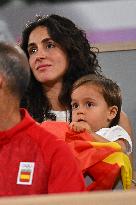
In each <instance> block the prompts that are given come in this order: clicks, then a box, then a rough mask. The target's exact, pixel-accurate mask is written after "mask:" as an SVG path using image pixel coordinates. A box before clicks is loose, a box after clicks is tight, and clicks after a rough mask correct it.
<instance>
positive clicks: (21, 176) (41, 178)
mask: <svg viewBox="0 0 136 205" xmlns="http://www.w3.org/2000/svg"><path fill="white" fill-rule="evenodd" d="M21 114H22V116H23V119H22V121H21V122H20V123H19V124H18V125H16V126H15V127H13V128H11V129H9V130H6V131H2V132H0V196H13V195H30V194H47V193H63V192H80V191H85V185H84V181H83V176H82V174H81V172H80V169H79V167H78V165H77V163H76V161H75V159H74V157H73V155H72V153H71V151H70V150H69V148H68V146H67V145H66V144H65V142H63V141H62V140H60V139H57V138H56V137H55V136H54V135H52V134H51V133H49V132H47V131H45V130H44V129H43V128H41V127H40V126H39V125H38V123H36V122H35V121H34V120H33V119H32V118H31V117H30V115H29V114H28V113H27V111H26V110H24V109H21Z"/></svg>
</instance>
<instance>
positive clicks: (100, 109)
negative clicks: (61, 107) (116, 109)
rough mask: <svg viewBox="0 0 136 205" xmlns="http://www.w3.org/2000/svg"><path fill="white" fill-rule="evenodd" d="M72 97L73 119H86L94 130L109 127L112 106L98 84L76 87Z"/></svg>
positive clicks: (75, 120) (76, 120) (74, 120)
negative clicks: (105, 98) (106, 100)
mask: <svg viewBox="0 0 136 205" xmlns="http://www.w3.org/2000/svg"><path fill="white" fill-rule="evenodd" d="M71 98H72V121H73V122H78V121H85V122H87V123H88V124H89V125H90V128H91V129H92V131H94V132H96V131H98V130H99V129H101V128H103V127H109V123H110V121H111V107H108V105H107V103H106V102H105V100H104V97H103V95H102V93H101V89H100V88H99V87H97V86H96V85H91V84H85V85H81V86H80V87H78V88H77V89H75V90H74V91H73V93H72V95H71Z"/></svg>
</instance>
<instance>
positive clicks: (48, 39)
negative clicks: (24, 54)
mask: <svg viewBox="0 0 136 205" xmlns="http://www.w3.org/2000/svg"><path fill="white" fill-rule="evenodd" d="M50 40H52V39H51V38H44V39H42V41H41V43H47V42H48V41H50ZM34 45H36V43H33V42H32V43H28V48H29V47H32V46H34Z"/></svg>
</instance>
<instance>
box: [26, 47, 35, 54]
mask: <svg viewBox="0 0 136 205" xmlns="http://www.w3.org/2000/svg"><path fill="white" fill-rule="evenodd" d="M36 51H37V49H36V48H30V49H29V50H28V54H29V55H32V54H33V53H35V52H36Z"/></svg>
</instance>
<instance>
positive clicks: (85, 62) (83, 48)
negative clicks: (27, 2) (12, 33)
mask: <svg viewBox="0 0 136 205" xmlns="http://www.w3.org/2000/svg"><path fill="white" fill-rule="evenodd" d="M38 26H45V27H47V29H48V33H49V35H50V37H51V38H52V40H53V41H55V42H56V43H58V44H59V45H60V46H61V48H62V49H64V50H65V51H66V53H67V56H68V59H69V67H68V69H67V71H66V73H65V75H64V78H63V86H62V91H61V94H60V96H59V102H60V103H61V104H62V105H63V106H64V107H66V109H67V108H69V106H70V92H71V87H72V85H73V83H74V82H75V81H76V80H77V79H78V78H80V77H81V76H83V75H87V74H94V73H98V72H101V71H100V66H99V65H98V60H97V56H96V53H95V52H94V51H93V48H91V47H90V43H89V42H88V40H87V38H86V34H85V32H84V31H83V30H81V29H79V28H78V27H77V26H76V25H75V24H74V23H73V22H72V21H71V20H69V19H67V18H65V17H61V16H59V15H55V14H52V15H50V16H37V17H36V18H35V19H34V21H32V22H30V23H29V24H28V25H26V27H25V29H24V31H23V32H22V42H21V48H22V49H23V50H24V51H25V53H26V55H27V57H28V58H29V55H28V50H27V47H28V40H29V35H30V33H31V32H32V31H33V30H34V29H35V28H36V27H38ZM31 74H32V72H31ZM21 106H23V107H25V108H27V109H28V111H29V112H30V114H31V115H32V116H33V117H34V118H35V119H36V120H37V121H38V122H42V121H43V120H44V118H45V116H46V118H50V117H52V116H53V115H52V114H51V109H52V107H51V105H50V100H49V99H48V98H47V96H45V95H44V94H43V90H42V85H41V84H40V83H39V82H37V80H36V79H35V77H34V75H33V74H32V75H31V81H30V85H29V88H28V91H27V93H26V95H25V96H24V99H23V100H22V103H21Z"/></svg>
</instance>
